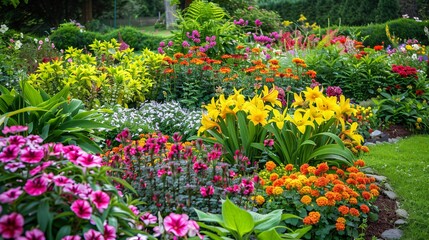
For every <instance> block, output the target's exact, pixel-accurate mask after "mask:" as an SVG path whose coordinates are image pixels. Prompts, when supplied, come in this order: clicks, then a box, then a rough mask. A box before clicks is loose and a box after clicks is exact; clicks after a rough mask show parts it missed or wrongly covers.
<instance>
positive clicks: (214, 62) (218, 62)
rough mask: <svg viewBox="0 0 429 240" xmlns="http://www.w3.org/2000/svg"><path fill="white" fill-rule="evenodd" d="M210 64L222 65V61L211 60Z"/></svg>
mask: <svg viewBox="0 0 429 240" xmlns="http://www.w3.org/2000/svg"><path fill="white" fill-rule="evenodd" d="M212 63H213V64H221V63H222V61H221V60H212Z"/></svg>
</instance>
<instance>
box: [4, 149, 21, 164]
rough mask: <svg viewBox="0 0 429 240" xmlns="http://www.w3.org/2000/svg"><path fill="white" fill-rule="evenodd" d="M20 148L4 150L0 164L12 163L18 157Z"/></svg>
mask: <svg viewBox="0 0 429 240" xmlns="http://www.w3.org/2000/svg"><path fill="white" fill-rule="evenodd" d="M18 154H19V148H18V147H17V146H16V145H10V146H7V147H5V148H3V151H2V152H1V153H0V162H4V163H6V162H10V161H12V160H14V159H16V158H17V157H18Z"/></svg>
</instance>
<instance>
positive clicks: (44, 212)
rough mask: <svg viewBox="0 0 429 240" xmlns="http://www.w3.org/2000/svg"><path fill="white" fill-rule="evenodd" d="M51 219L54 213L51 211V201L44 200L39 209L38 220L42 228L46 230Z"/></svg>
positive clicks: (43, 230)
mask: <svg viewBox="0 0 429 240" xmlns="http://www.w3.org/2000/svg"><path fill="white" fill-rule="evenodd" d="M51 221H52V215H51V213H50V212H49V203H48V202H47V201H43V200H42V201H41V202H40V205H39V209H38V210H37V222H38V223H39V227H40V230H41V231H42V232H46V231H47V229H48V226H49V225H50V224H51V223H50V222H51Z"/></svg>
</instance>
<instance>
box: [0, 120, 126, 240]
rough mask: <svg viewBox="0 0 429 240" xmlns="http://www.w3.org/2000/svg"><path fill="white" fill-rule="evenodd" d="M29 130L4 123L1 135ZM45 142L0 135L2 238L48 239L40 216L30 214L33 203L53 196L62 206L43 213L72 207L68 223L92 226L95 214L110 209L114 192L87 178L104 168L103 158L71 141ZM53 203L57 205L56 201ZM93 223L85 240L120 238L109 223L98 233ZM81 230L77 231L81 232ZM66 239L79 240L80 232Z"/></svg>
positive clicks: (0, 216)
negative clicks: (102, 165) (62, 142)
mask: <svg viewBox="0 0 429 240" xmlns="http://www.w3.org/2000/svg"><path fill="white" fill-rule="evenodd" d="M26 130H27V127H25V126H13V127H5V128H4V129H3V131H2V133H3V134H5V135H8V134H16V133H20V132H23V131H26ZM42 142H43V140H42V138H41V137H40V136H36V135H28V136H26V137H24V136H20V135H11V136H8V137H2V138H0V173H1V176H2V177H4V178H2V180H0V184H1V185H2V186H3V187H2V188H1V190H2V192H0V236H1V237H2V238H5V239H9V238H13V239H37V240H42V239H45V238H46V236H45V233H44V231H46V229H41V228H40V226H41V224H40V223H38V221H39V220H38V219H39V218H37V219H35V218H34V217H32V216H31V215H34V213H33V212H31V211H30V212H29V210H31V206H32V204H34V203H37V202H38V201H41V202H46V200H47V199H51V200H52V201H53V202H55V205H59V204H60V203H61V204H62V205H61V207H60V209H58V210H54V211H53V212H50V210H49V209H48V211H49V212H45V213H44V214H58V213H59V212H63V211H68V210H67V209H69V211H70V212H71V214H70V215H68V216H69V217H70V219H69V220H68V221H70V224H73V225H74V226H75V227H80V226H79V224H76V223H81V224H82V223H85V222H86V224H90V222H92V221H93V217H96V216H101V215H102V214H103V213H104V211H105V210H106V209H107V208H109V204H110V201H111V198H112V194H113V193H112V192H111V190H110V191H109V192H106V191H104V190H103V189H102V188H101V187H100V186H98V184H97V183H95V182H92V183H91V184H90V183H89V182H88V181H87V180H85V179H86V176H90V175H91V172H92V171H93V170H94V169H96V168H100V167H101V163H102V158H101V157H100V156H95V155H92V154H88V153H86V152H84V151H83V150H81V148H79V147H77V146H73V145H70V146H63V145H62V144H61V143H47V144H42ZM73 169H74V170H73ZM79 172H80V174H79ZM68 174H71V175H70V176H68ZM91 178H92V177H89V179H91ZM5 179H6V180H5ZM8 179H9V180H8ZM105 186H106V185H105ZM111 187H112V188H113V186H111ZM115 196H117V195H115ZM41 202H39V203H38V204H41ZM27 204H28V205H27ZM38 204H36V206H38ZM18 206H19V207H18ZM33 206H34V205H33ZM51 206H52V207H54V203H52V205H51ZM23 209H27V210H26V211H24V210H23ZM21 210H22V212H20V211H21ZM36 210H37V208H36ZM46 217H48V216H46ZM73 219H75V220H73ZM57 220H59V219H57ZM86 224H85V225H86ZM90 225H92V226H93V227H90V229H88V226H85V227H84V228H82V229H87V230H86V231H85V232H83V238H84V239H86V240H89V239H109V240H113V239H116V233H117V230H118V229H117V228H116V227H113V226H112V225H110V223H109V222H108V221H105V222H104V226H103V227H104V229H103V230H102V231H97V230H96V228H95V227H94V224H90ZM52 228H53V227H52ZM82 229H80V230H78V229H76V231H80V232H82ZM63 239H65V240H68V239H81V236H80V235H69V236H64V237H63Z"/></svg>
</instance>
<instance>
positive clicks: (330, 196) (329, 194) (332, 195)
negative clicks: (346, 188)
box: [325, 191, 335, 200]
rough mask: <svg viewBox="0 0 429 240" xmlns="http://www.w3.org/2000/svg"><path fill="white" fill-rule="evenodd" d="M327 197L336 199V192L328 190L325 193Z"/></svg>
mask: <svg viewBox="0 0 429 240" xmlns="http://www.w3.org/2000/svg"><path fill="white" fill-rule="evenodd" d="M325 197H326V198H327V199H329V200H332V199H335V193H334V192H331V191H328V192H326V193H325Z"/></svg>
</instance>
